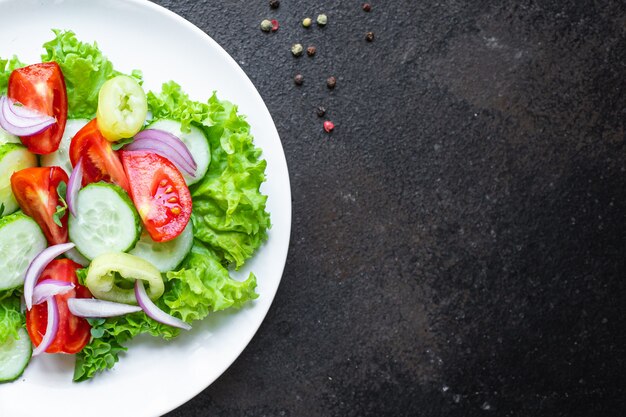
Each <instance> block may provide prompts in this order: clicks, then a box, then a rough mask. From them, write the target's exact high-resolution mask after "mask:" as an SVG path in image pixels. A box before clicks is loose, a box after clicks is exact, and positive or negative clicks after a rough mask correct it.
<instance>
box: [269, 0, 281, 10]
mask: <svg viewBox="0 0 626 417" xmlns="http://www.w3.org/2000/svg"><path fill="white" fill-rule="evenodd" d="M278 6H280V0H270V8H272V9H278Z"/></svg>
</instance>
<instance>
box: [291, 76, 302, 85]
mask: <svg viewBox="0 0 626 417" xmlns="http://www.w3.org/2000/svg"><path fill="white" fill-rule="evenodd" d="M293 82H294V83H296V85H302V83H303V82H304V77H303V76H302V74H296V76H295V77H293Z"/></svg>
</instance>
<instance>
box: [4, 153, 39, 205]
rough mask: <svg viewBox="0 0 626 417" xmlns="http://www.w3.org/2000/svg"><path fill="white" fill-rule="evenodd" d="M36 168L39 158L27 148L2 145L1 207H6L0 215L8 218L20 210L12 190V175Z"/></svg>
mask: <svg viewBox="0 0 626 417" xmlns="http://www.w3.org/2000/svg"><path fill="white" fill-rule="evenodd" d="M36 166H37V156H35V155H34V154H32V153H30V152H28V150H27V149H26V147H24V146H22V145H18V144H15V143H5V144H4V145H0V207H2V206H3V207H4V210H3V211H2V213H1V214H0V215H2V216H6V215H8V214H11V213H13V212H14V211H15V210H17V209H18V208H19V206H18V205H17V201H15V197H14V196H13V190H11V175H13V173H14V172H16V171H19V170H20V169H24V168H30V167H36Z"/></svg>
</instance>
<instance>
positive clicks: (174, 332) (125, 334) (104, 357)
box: [74, 312, 180, 382]
mask: <svg viewBox="0 0 626 417" xmlns="http://www.w3.org/2000/svg"><path fill="white" fill-rule="evenodd" d="M90 324H91V326H92V327H91V336H92V338H91V341H90V342H89V343H88V344H87V346H85V347H84V348H83V350H81V351H80V352H79V353H77V354H76V363H75V365H74V381H76V382H80V381H85V380H87V379H90V378H93V377H94V376H96V375H97V374H98V373H100V372H102V371H104V370H107V369H111V368H113V366H114V365H115V363H116V362H117V361H119V355H120V353H121V352H125V351H126V350H127V348H126V347H125V346H124V345H125V344H126V343H127V342H128V341H129V340H130V339H132V338H133V337H135V336H137V335H139V334H141V333H148V334H150V335H152V336H155V337H162V338H164V339H166V340H169V339H171V338H173V337H176V336H178V334H179V333H180V330H179V329H176V328H173V327H170V326H166V325H164V324H161V323H158V322H156V321H154V320H152V319H151V318H149V317H148V316H146V315H145V313H143V312H139V313H133V314H127V315H125V316H121V317H112V318H109V319H106V320H104V319H95V320H90Z"/></svg>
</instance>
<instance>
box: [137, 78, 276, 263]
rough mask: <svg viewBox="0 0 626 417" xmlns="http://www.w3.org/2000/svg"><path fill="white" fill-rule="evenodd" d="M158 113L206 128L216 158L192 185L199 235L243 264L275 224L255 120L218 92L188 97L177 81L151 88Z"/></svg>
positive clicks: (152, 103)
mask: <svg viewBox="0 0 626 417" xmlns="http://www.w3.org/2000/svg"><path fill="white" fill-rule="evenodd" d="M148 106H149V108H150V110H151V111H152V114H153V117H154V118H155V119H161V118H165V119H174V120H178V121H180V122H181V124H182V126H183V130H185V129H186V128H188V127H189V125H190V124H192V123H193V124H194V125H196V126H198V127H200V128H202V129H203V130H204V132H205V135H206V136H207V138H208V141H209V144H210V147H211V164H210V165H209V170H208V172H207V174H206V176H205V177H204V178H203V179H202V181H201V182H199V183H198V184H196V185H194V186H192V187H191V192H192V197H193V212H192V221H193V225H194V236H195V237H196V238H198V239H200V240H201V241H203V242H204V243H206V244H208V245H209V246H210V247H211V248H212V249H213V250H215V251H216V253H217V254H218V255H219V256H220V257H221V258H222V259H223V260H224V261H225V262H226V263H233V264H234V265H235V267H236V268H239V267H241V266H242V265H243V264H244V262H245V261H246V260H247V259H248V258H250V257H251V256H252V255H253V254H254V252H255V251H256V249H258V248H259V246H261V244H262V243H263V242H264V241H265V240H266V239H267V229H268V228H269V227H270V218H269V214H268V213H267V211H266V210H265V206H266V201H267V196H264V195H263V194H261V192H260V190H259V188H260V186H261V183H263V181H265V167H266V165H267V164H266V161H265V160H263V159H261V150H260V149H259V148H256V147H255V146H254V143H253V137H252V135H251V134H250V125H249V124H248V122H246V120H245V118H244V117H243V116H241V115H239V114H238V113H237V107H236V106H234V105H233V104H232V103H230V102H228V101H225V100H222V101H221V100H219V99H218V98H217V96H216V95H215V94H213V96H212V97H211V98H210V99H209V100H208V102H207V103H200V102H196V101H192V100H190V99H189V97H188V96H187V94H185V93H184V92H182V90H181V88H180V86H179V85H178V84H176V83H174V82H169V83H166V84H164V85H163V87H162V91H161V93H160V94H155V93H153V92H150V93H148Z"/></svg>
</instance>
